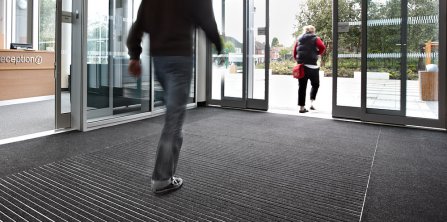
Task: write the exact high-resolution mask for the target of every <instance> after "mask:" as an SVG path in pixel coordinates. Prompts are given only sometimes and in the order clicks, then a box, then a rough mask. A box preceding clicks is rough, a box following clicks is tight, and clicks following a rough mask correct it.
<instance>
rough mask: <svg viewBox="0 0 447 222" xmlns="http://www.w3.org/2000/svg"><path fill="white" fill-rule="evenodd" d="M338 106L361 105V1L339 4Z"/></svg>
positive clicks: (341, 2) (340, 2)
mask: <svg viewBox="0 0 447 222" xmlns="http://www.w3.org/2000/svg"><path fill="white" fill-rule="evenodd" d="M338 7H339V8H338V18H339V19H338V49H336V50H337V51H338V56H337V57H338V63H337V64H334V65H335V66H336V67H337V104H336V105H337V106H348V107H360V106H361V66H362V63H361V41H362V38H361V29H360V28H361V24H362V23H361V10H360V1H348V2H346V1H339V5H338Z"/></svg>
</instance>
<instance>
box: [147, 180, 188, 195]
mask: <svg viewBox="0 0 447 222" xmlns="http://www.w3.org/2000/svg"><path fill="white" fill-rule="evenodd" d="M182 185H183V180H182V178H180V177H172V179H171V183H170V184H168V185H167V186H164V187H160V188H156V187H154V186H152V192H154V193H155V194H165V193H169V192H172V191H174V190H178V189H180V188H181V187H182Z"/></svg>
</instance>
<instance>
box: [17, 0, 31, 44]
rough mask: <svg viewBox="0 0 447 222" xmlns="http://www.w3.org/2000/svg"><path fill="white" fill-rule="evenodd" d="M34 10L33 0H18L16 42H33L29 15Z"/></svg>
mask: <svg viewBox="0 0 447 222" xmlns="http://www.w3.org/2000/svg"><path fill="white" fill-rule="evenodd" d="M30 11H32V1H31V0H17V2H16V23H15V27H14V28H15V39H14V40H13V41H14V42H15V43H31V35H29V34H28V32H29V28H30V27H29V26H30V25H31V24H30V23H28V20H29V18H28V16H29V14H30V13H29V12H30Z"/></svg>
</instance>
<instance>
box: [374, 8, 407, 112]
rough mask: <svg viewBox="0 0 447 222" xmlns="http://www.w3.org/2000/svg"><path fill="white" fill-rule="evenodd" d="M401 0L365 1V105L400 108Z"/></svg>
mask: <svg viewBox="0 0 447 222" xmlns="http://www.w3.org/2000/svg"><path fill="white" fill-rule="evenodd" d="M401 11H402V10H401V1H400V0H396V1H382V0H371V1H368V28H367V38H368V45H367V74H366V76H367V80H366V81H367V86H366V87H367V104H366V107H367V108H376V109H387V110H400V109H401V106H400V104H401V78H402V76H401V62H402V61H401V58H402V54H401V23H402V19H401Z"/></svg>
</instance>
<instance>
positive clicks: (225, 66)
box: [208, 0, 269, 110]
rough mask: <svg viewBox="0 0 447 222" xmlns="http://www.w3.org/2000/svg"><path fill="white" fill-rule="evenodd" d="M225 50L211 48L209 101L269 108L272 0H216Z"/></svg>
mask: <svg viewBox="0 0 447 222" xmlns="http://www.w3.org/2000/svg"><path fill="white" fill-rule="evenodd" d="M213 7H214V14H215V17H216V22H217V25H218V29H219V31H220V32H221V38H222V41H223V44H224V52H223V54H222V55H217V52H216V51H215V50H214V48H213V49H212V51H211V54H212V55H211V62H210V67H211V72H210V73H211V75H210V76H209V77H208V79H209V80H208V83H209V86H208V87H210V88H211V89H210V90H208V92H209V95H208V103H209V104H212V105H221V106H228V107H236V108H250V109H261V110H267V108H268V105H267V103H268V96H267V95H268V87H267V86H268V76H269V73H268V69H269V61H268V60H269V59H268V57H269V53H266V52H268V51H269V45H268V38H269V37H268V0H244V1H239V0H216V1H213Z"/></svg>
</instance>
